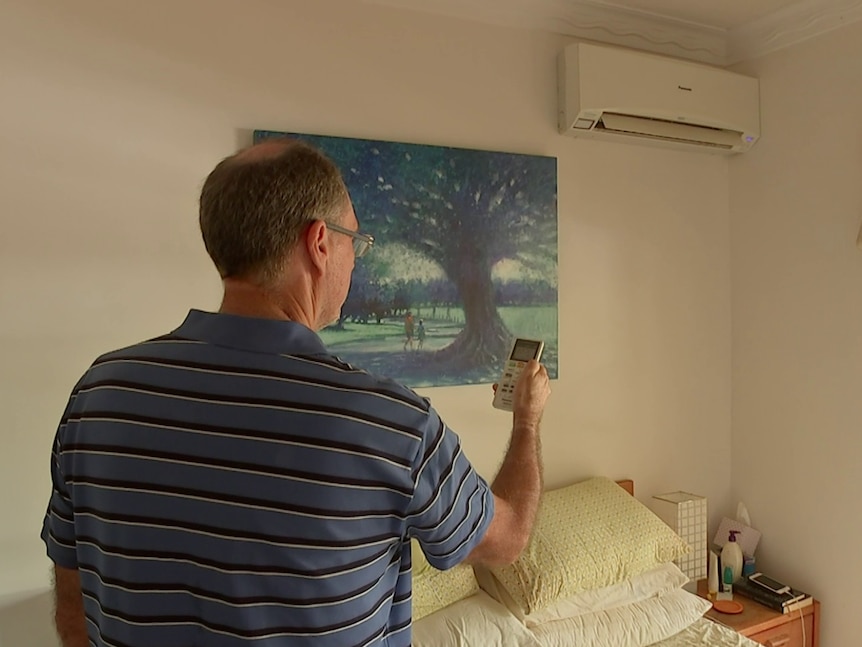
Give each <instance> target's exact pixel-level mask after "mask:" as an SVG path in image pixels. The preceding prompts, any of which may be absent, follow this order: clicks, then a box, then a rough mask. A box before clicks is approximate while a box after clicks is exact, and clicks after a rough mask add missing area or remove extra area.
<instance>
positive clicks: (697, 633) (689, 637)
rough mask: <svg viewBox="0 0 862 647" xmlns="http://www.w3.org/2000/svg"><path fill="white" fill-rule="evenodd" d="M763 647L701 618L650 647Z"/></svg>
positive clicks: (727, 628)
mask: <svg viewBox="0 0 862 647" xmlns="http://www.w3.org/2000/svg"><path fill="white" fill-rule="evenodd" d="M705 645H708V646H709V647H762V645H761V644H760V643H756V642H754V641H753V640H751V639H750V638H746V637H745V636H743V635H742V634H739V633H736V632H735V631H734V630H733V629H731V628H730V627H725V626H724V625H720V624H718V623H717V622H713V621H712V620H710V619H708V618H700V619H699V620H697V621H695V623H694V624H692V625H689V626H688V627H686V628H685V629H683V630H682V631H680V632H679V633H678V634H676V635H675V636H671V637H670V638H666V639H665V640H661V641H659V642H657V643H653V645H651V646H650V647H704V646H705Z"/></svg>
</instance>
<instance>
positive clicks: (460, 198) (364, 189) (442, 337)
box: [254, 130, 558, 387]
mask: <svg viewBox="0 0 862 647" xmlns="http://www.w3.org/2000/svg"><path fill="white" fill-rule="evenodd" d="M279 136H291V137H295V138H298V139H302V140H305V141H307V142H309V143H310V144H312V145H314V146H316V147H317V148H319V149H320V150H322V151H323V152H324V153H325V154H326V155H327V156H329V157H330V158H331V159H332V160H333V161H334V162H335V163H336V164H337V165H338V167H339V168H340V169H341V172H342V175H343V177H344V181H345V184H346V185H347V188H348V191H349V193H350V198H351V200H352V202H353V206H354V210H355V212H356V217H357V218H358V219H359V223H360V226H359V229H360V231H362V232H363V233H368V234H371V235H373V236H374V246H373V248H372V249H371V251H370V252H369V253H368V254H366V255H365V256H363V257H362V258H359V259H357V261H356V267H355V269H354V272H353V280H352V283H351V288H350V293H349V294H348V297H347V300H346V302H345V303H344V308H343V309H342V312H341V317H340V318H339V320H338V321H337V322H335V323H333V324H332V325H331V326H329V327H327V328H325V329H324V330H322V331H320V336H321V338H322V339H323V341H324V343H325V344H326V345H327V347H328V348H329V349H330V350H332V352H333V353H334V354H336V355H338V356H339V357H340V358H341V359H343V360H344V361H346V362H349V363H350V364H352V365H355V366H357V367H359V368H363V369H366V370H368V371H371V372H373V373H377V374H380V375H384V376H387V377H391V378H392V379H395V380H397V381H399V382H401V383H403V384H406V385H408V386H411V387H432V386H453V385H461V384H478V383H492V382H495V381H497V380H498V379H499V376H500V371H501V369H502V367H503V364H504V363H505V360H506V357H507V355H508V352H509V350H510V348H511V345H512V342H513V341H514V338H515V337H527V338H531V339H541V340H543V341H544V342H545V350H544V353H543V355H542V362H543V363H544V364H545V365H546V366H547V368H548V372H549V374H550V376H551V378H556V377H557V376H558V342H557V335H558V325H557V312H558V308H557V296H558V293H557V160H556V158H553V157H546V156H539V155H525V154H518V153H505V152H494V151H481V150H473V149H466V148H454V147H447V146H432V145H422V144H411V143H401V142H387V141H376V140H367V139H353V138H345V137H331V136H326V135H314V134H303V133H286V132H277V131H268V130H256V131H255V132H254V139H255V141H256V142H257V141H261V140H263V139H266V138H268V137H279Z"/></svg>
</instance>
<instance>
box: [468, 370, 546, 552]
mask: <svg viewBox="0 0 862 647" xmlns="http://www.w3.org/2000/svg"><path fill="white" fill-rule="evenodd" d="M550 394H551V387H550V382H549V379H548V371H547V370H546V369H545V367H544V366H542V365H541V364H539V363H538V362H537V361H535V360H531V361H530V362H529V364H527V366H526V367H525V368H524V370H523V372H522V373H521V376H520V378H519V379H518V383H517V384H516V385H515V393H514V397H513V400H514V401H513V407H512V420H513V424H512V438H511V440H510V441H509V449H508V450H507V451H506V456H505V457H504V458H503V464H502V465H501V466H500V470H499V472H497V476H496V478H495V479H494V482H493V483H492V484H491V491H492V492H493V493H494V518H493V519H492V520H491V524H490V525H489V526H488V530H487V531H486V532H485V536H484V537H483V538H482V541H481V542H479V544H478V545H477V546H476V547H475V548H474V549H473V550H472V551H471V552H470V554H469V555H468V556H467V561H468V562H469V563H471V564H482V565H485V566H503V565H505V564H511V563H512V562H514V561H515V560H516V559H517V558H518V556H519V555H520V554H521V551H522V550H524V548H526V546H527V544H528V543H529V541H530V534H531V533H532V531H533V524H534V522H535V520H536V513H537V512H538V509H539V501H540V500H541V498H542V487H543V484H544V481H543V476H542V456H541V441H540V436H539V423H540V421H541V419H542V412H543V411H544V409H545V403H546V402H547V400H548V396H549V395H550Z"/></svg>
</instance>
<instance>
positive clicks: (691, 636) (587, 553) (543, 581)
mask: <svg viewBox="0 0 862 647" xmlns="http://www.w3.org/2000/svg"><path fill="white" fill-rule="evenodd" d="M633 493H634V483H633V482H632V481H630V480H627V481H616V482H615V481H612V480H610V479H607V478H603V477H597V478H592V479H587V480H585V481H582V482H580V483H576V484H574V485H571V486H568V487H565V488H559V489H556V490H550V491H548V492H546V493H545V495H544V497H543V501H542V507H541V508H540V511H539V514H538V517H537V520H536V527H535V530H534V532H533V538H532V539H531V541H530V545H529V546H528V547H527V549H526V550H525V551H524V553H523V554H522V555H521V557H520V558H519V559H518V561H516V562H515V563H514V564H512V565H510V566H506V567H502V568H495V569H480V568H476V569H473V568H471V567H469V566H466V565H461V566H456V567H455V568H453V569H450V570H448V571H438V570H436V569H434V568H433V567H431V566H430V565H429V564H428V562H427V561H426V560H425V559H424V555H423V554H422V552H421V549H420V548H419V546H418V544H416V543H414V544H413V615H414V624H413V644H414V646H415V647H464V646H466V645H481V646H483V647H647V646H650V645H651V646H653V647H703V646H709V647H757V643H755V642H753V641H751V640H750V639H748V638H745V637H744V636H742V635H740V634H738V633H736V632H735V631H733V630H732V629H729V628H728V627H725V626H723V625H720V624H717V623H715V622H712V621H711V620H709V619H707V618H705V617H704V614H705V613H706V612H707V611H708V610H709V608H710V606H711V605H710V603H709V602H708V601H706V600H703V599H702V598H699V597H698V596H696V595H693V594H691V593H689V592H688V591H686V590H685V589H683V585H684V584H685V583H686V582H687V578H686V577H685V576H684V575H683V574H682V572H681V571H680V570H679V569H678V568H677V567H676V565H675V564H674V563H673V562H674V560H676V559H677V558H679V557H680V556H681V555H683V554H685V553H687V552H688V551H689V550H690V549H689V547H688V546H687V545H686V544H685V542H683V541H682V540H681V539H680V538H679V537H678V536H677V535H676V534H675V533H674V532H673V531H672V530H671V529H670V528H669V527H668V526H667V525H666V524H665V523H664V522H662V521H661V519H659V518H658V517H657V516H656V515H655V514H653V513H652V512H651V511H650V510H649V509H648V508H647V507H646V506H644V505H643V504H642V503H640V502H639V501H638V500H637V499H635V497H634V496H631V495H633Z"/></svg>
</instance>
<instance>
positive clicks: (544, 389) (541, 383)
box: [512, 359, 551, 429]
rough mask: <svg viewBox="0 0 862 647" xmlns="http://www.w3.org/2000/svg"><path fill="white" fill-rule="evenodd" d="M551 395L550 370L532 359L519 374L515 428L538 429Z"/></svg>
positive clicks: (516, 387) (516, 386)
mask: <svg viewBox="0 0 862 647" xmlns="http://www.w3.org/2000/svg"><path fill="white" fill-rule="evenodd" d="M550 395H551V381H550V378H548V370H547V369H546V368H545V367H544V366H543V365H542V364H540V363H539V362H537V361H536V360H534V359H531V360H530V361H529V362H527V365H526V366H525V367H524V369H523V370H522V371H521V375H520V376H518V381H517V383H516V384H515V393H514V395H513V401H512V416H513V420H514V428H515V429H521V428H524V427H526V428H529V429H538V427H539V422H540V421H541V420H542V413H543V412H544V410H545V404H546V403H547V401H548V397H549V396H550Z"/></svg>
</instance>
